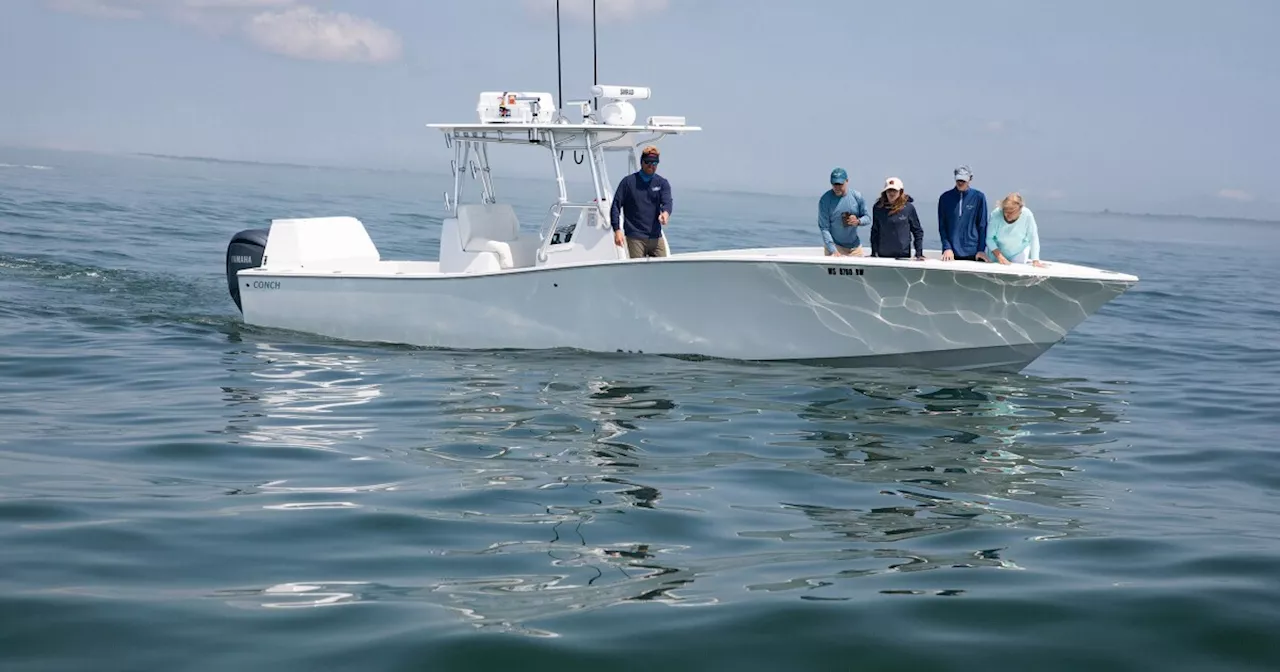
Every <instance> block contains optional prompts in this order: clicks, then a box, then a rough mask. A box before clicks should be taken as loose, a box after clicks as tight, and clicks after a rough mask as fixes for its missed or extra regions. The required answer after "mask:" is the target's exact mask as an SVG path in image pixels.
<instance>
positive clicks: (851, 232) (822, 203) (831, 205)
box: [818, 168, 871, 257]
mask: <svg viewBox="0 0 1280 672" xmlns="http://www.w3.org/2000/svg"><path fill="white" fill-rule="evenodd" d="M848 183H849V174H848V173H846V172H845V171H844V168H836V169H835V170H833V171H831V188H830V189H828V190H827V191H826V193H824V194H823V195H822V196H821V197H820V198H819V199H818V231H820V232H821V233H822V248H823V250H824V251H825V252H826V255H827V256H828V257H831V256H837V257H860V256H862V255H864V254H866V251H865V250H863V249H862V242H861V241H860V240H858V227H859V226H870V225H871V213H870V212H868V211H867V203H866V201H864V200H862V194H859V193H858V192H857V191H856V190H854V189H850V188H849V184H848Z"/></svg>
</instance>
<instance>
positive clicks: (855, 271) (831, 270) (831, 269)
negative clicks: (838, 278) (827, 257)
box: [827, 266, 864, 275]
mask: <svg viewBox="0 0 1280 672" xmlns="http://www.w3.org/2000/svg"><path fill="white" fill-rule="evenodd" d="M863 270H864V269H861V268H839V267H836V266H828V267H827V275H862V271H863Z"/></svg>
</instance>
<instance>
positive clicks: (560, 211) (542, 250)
mask: <svg viewBox="0 0 1280 672" xmlns="http://www.w3.org/2000/svg"><path fill="white" fill-rule="evenodd" d="M565 210H595V211H596V212H597V213H598V212H600V204H599V203H553V204H552V205H551V207H550V208H548V209H547V216H548V217H549V218H550V220H549V222H548V225H547V226H544V227H543V229H542V231H539V232H538V235H539V236H540V237H541V238H542V244H541V245H539V246H538V261H541V262H545V261H546V260H547V258H548V255H547V249H548V248H550V247H551V239H552V238H553V237H555V233H556V228H557V227H558V226H559V225H560V218H561V217H562V216H563V215H564V211H565Z"/></svg>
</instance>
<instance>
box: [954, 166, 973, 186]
mask: <svg viewBox="0 0 1280 672" xmlns="http://www.w3.org/2000/svg"><path fill="white" fill-rule="evenodd" d="M956 179H957V180H962V181H964V182H968V181H969V180H971V179H973V171H972V170H969V166H960V167H959V168H956Z"/></svg>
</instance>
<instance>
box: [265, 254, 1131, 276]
mask: <svg viewBox="0 0 1280 672" xmlns="http://www.w3.org/2000/svg"><path fill="white" fill-rule="evenodd" d="M713 260H714V261H729V262H742V263H762V262H764V263H770V262H772V263H783V264H790V263H801V264H818V265H823V266H849V267H854V268H885V267H889V268H903V269H912V270H936V271H948V272H961V273H972V274H984V275H1001V276H1022V277H1028V278H1034V277H1049V278H1074V279H1080V280H1109V281H1115V282H1137V281H1138V278H1137V277H1136V276H1132V275H1128V274H1124V273H1116V272H1114V271H1108V270H1104V269H1098V268H1093V267H1090V266H1081V265H1078V264H1070V263H1065V262H1054V261H1046V262H1045V264H1046V265H1045V267H1043V268H1036V267H1035V266H1031V265H1030V264H1008V265H1004V264H996V263H990V262H981V261H943V260H942V259H941V255H940V253H939V252H937V251H936V250H926V251H925V260H924V261H913V260H910V259H883V258H875V257H828V256H826V255H824V254H823V252H822V248H821V247H818V246H811V247H761V248H744V249H734V250H710V251H705V252H684V253H677V254H673V255H671V256H669V257H665V258H648V259H621V260H591V261H582V262H567V263H563V264H548V265H544V266H530V267H524V268H507V269H501V270H496V271H491V272H486V273H465V272H459V273H441V272H440V263H439V262H436V261H395V260H386V261H381V260H380V261H373V260H369V261H363V262H358V263H353V262H352V261H349V260H341V261H335V262H333V263H332V264H326V263H321V264H311V265H308V266H307V267H305V268H269V269H264V268H258V269H251V270H245V271H243V272H244V273H250V274H253V275H289V276H294V277H307V276H333V275H339V276H345V277H414V278H431V277H442V278H443V277H448V278H457V277H484V276H494V275H512V274H521V273H537V272H541V271H547V270H551V269H557V268H574V267H585V266H601V265H611V264H669V263H690V262H699V261H713Z"/></svg>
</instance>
